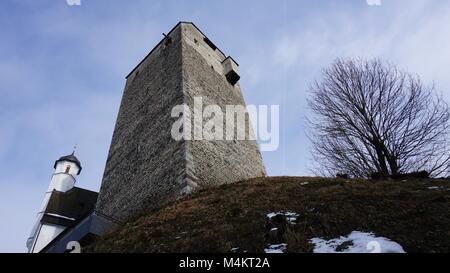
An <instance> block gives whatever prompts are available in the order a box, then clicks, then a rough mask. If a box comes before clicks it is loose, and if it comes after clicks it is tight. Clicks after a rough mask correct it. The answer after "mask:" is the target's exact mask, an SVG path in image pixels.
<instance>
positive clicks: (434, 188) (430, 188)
mask: <svg viewBox="0 0 450 273" xmlns="http://www.w3.org/2000/svg"><path fill="white" fill-rule="evenodd" d="M428 189H429V190H439V189H440V188H439V187H438V186H433V187H428Z"/></svg>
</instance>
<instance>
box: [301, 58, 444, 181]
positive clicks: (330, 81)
mask: <svg viewBox="0 0 450 273" xmlns="http://www.w3.org/2000/svg"><path fill="white" fill-rule="evenodd" d="M322 76H323V77H322V79H321V80H320V81H316V82H315V83H314V84H312V86H311V90H310V91H311V97H310V99H309V100H308V103H309V107H310V108H311V110H312V116H311V117H310V118H309V128H310V129H309V134H308V135H309V137H310V139H311V141H312V143H313V151H312V154H313V157H314V160H315V162H317V166H316V167H315V170H316V171H318V172H320V173H321V174H326V175H334V174H336V173H337V172H344V173H347V174H349V175H351V176H353V177H370V175H371V174H373V173H380V174H381V175H384V176H388V175H399V174H403V173H408V172H416V171H421V170H426V171H428V172H429V173H430V174H431V175H432V176H441V175H448V173H449V166H450V145H449V141H448V137H449V121H450V112H449V107H448V105H447V104H446V103H445V101H444V100H443V99H442V96H440V95H438V94H437V93H436V92H435V88H434V86H425V85H424V84H423V83H422V82H421V80H420V79H419V77H417V76H415V75H412V74H410V73H407V72H404V71H401V70H399V69H397V68H396V67H395V66H393V65H389V64H385V63H383V62H381V61H379V60H360V59H338V60H336V61H335V62H334V63H333V64H332V65H331V67H329V68H328V69H326V70H324V72H323V75H322Z"/></svg>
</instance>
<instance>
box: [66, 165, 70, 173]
mask: <svg viewBox="0 0 450 273" xmlns="http://www.w3.org/2000/svg"><path fill="white" fill-rule="evenodd" d="M69 171H70V165H67V167H66V171H65V173H69Z"/></svg>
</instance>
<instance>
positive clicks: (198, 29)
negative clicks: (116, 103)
mask: <svg viewBox="0 0 450 273" xmlns="http://www.w3.org/2000/svg"><path fill="white" fill-rule="evenodd" d="M181 25H192V26H193V27H194V28H195V29H196V30H197V31H198V32H199V33H200V34H201V35H203V37H204V38H207V39H209V38H208V36H206V35H205V34H204V33H203V32H202V31H201V30H200V28H198V27H197V26H196V25H195V24H194V23H193V22H189V21H179V22H178V23H177V24H176V25H175V26H174V27H173V28H172V29H171V30H170V31H169V32H168V33H167V34H165V36H170V34H171V33H173V32H174V31H175V30H176V29H178V27H180V26H181ZM165 39H166V38H165V37H164V38H162V39H161V40H160V41H159V42H158V43H157V44H156V45H155V46H154V47H153V48H152V49H151V50H150V52H149V53H148V54H147V55H146V56H145V57H144V58H143V59H142V60H141V61H140V62H139V63H138V64H137V65H136V66H135V67H134V68H133V69H132V70H131V72H130V73H128V75H127V76H126V77H125V79H128V77H130V75H131V74H133V72H135V71H136V69H137V68H138V67H139V66H140V65H141V64H142V63H143V62H144V61H145V60H146V59H147V58H148V57H149V56H150V55H152V53H153V52H154V51H155V50H156V49H157V48H158V47H159V46H160V45H161V44H162V43H163V42H164V40H165ZM217 50H218V51H219V52H220V53H221V54H222V55H224V56H225V57H226V58H231V59H233V58H232V57H231V56H228V57H227V55H225V53H224V52H223V51H222V50H220V48H218V47H217ZM233 61H234V62H235V63H236V64H237V65H238V66H239V64H238V63H237V62H236V61H235V60H234V59H233Z"/></svg>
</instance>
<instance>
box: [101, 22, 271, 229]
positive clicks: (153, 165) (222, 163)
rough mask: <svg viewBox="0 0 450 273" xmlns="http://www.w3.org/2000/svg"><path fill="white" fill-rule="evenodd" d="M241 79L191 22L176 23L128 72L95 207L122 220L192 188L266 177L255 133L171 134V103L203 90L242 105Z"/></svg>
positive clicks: (216, 100) (214, 100) (208, 98)
mask: <svg viewBox="0 0 450 273" xmlns="http://www.w3.org/2000/svg"><path fill="white" fill-rule="evenodd" d="M239 78H240V77H239V71H238V65H237V63H236V62H235V61H234V60H233V59H232V58H231V57H227V56H226V55H224V54H223V52H222V51H220V49H218V48H217V47H216V46H215V45H214V44H213V43H212V42H211V41H210V40H209V39H208V38H207V37H206V36H205V35H204V34H203V33H202V32H201V31H200V30H199V29H198V28H197V27H196V26H195V25H194V24H193V23H188V22H180V23H178V24H177V25H176V26H175V27H174V28H173V29H172V30H171V31H170V32H169V33H168V34H167V35H166V36H165V38H164V39H162V41H161V42H160V43H159V44H158V45H157V46H156V47H155V48H154V49H153V50H152V51H151V52H150V53H149V54H148V55H147V56H146V57H145V58H144V60H143V61H141V62H140V63H139V64H138V65H137V67H136V68H134V69H133V71H132V72H131V73H130V74H129V75H128V76H127V78H126V85H125V90H124V94H123V97H122V102H121V105H120V110H119V114H118V117H117V122H116V126H115V129H114V134H113V137H112V142H111V146H110V150H109V154H108V159H107V162H106V167H105V172H104V175H103V181H102V186H101V189H100V194H99V198H98V202H97V208H96V210H97V211H98V212H99V213H102V214H105V215H107V216H110V217H112V218H114V219H116V220H119V221H127V220H129V219H130V218H134V217H136V216H138V215H139V214H141V213H143V212H145V211H146V210H148V209H152V208H156V207H159V206H161V205H162V204H164V203H166V202H168V201H171V200H174V199H176V198H178V197H180V196H181V195H183V194H185V193H188V192H190V191H191V190H192V189H195V188H196V187H205V186H216V185H220V184H224V183H232V182H236V181H240V180H244V179H248V178H252V177H260V176H265V174H266V172H265V168H264V165H263V162H262V159H261V155H260V152H259V149H258V145H257V142H256V141H255V140H249V139H245V140H238V139H237V138H236V134H234V135H233V139H231V140H212V141H211V140H210V141H208V140H194V139H192V140H187V139H183V140H178V141H177V140H175V139H174V138H173V137H172V135H171V130H172V127H173V124H174V122H175V121H176V119H175V118H174V117H172V115H171V112H172V109H173V107H175V106H176V105H186V106H188V107H189V108H190V109H192V108H193V107H194V100H195V98H198V97H200V98H201V99H202V102H203V105H204V106H206V105H218V106H220V107H221V108H222V109H224V110H225V108H226V105H239V106H245V102H244V99H243V96H242V94H241V89H240V86H239V83H238V80H239ZM204 122H206V120H205V121H204ZM245 123H246V127H247V129H246V133H248V136H250V135H253V132H252V130H251V124H250V120H249V118H248V116H245ZM195 126H199V124H194V122H193V123H192V127H195ZM249 128H250V129H249Z"/></svg>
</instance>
